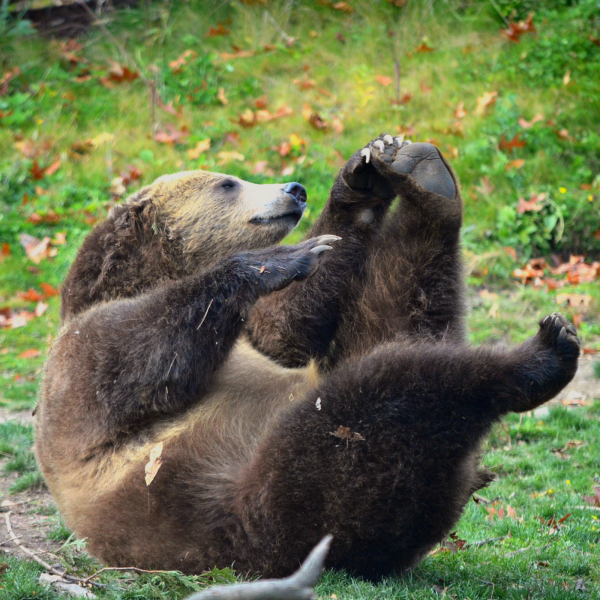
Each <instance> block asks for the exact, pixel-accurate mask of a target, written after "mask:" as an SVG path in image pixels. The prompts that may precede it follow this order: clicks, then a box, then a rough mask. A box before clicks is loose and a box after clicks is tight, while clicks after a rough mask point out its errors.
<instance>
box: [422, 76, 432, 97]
mask: <svg viewBox="0 0 600 600" xmlns="http://www.w3.org/2000/svg"><path fill="white" fill-rule="evenodd" d="M420 87H421V92H422V93H423V94H429V93H430V92H431V90H432V89H433V88H432V87H429V86H428V85H426V84H425V80H424V79H421V85H420Z"/></svg>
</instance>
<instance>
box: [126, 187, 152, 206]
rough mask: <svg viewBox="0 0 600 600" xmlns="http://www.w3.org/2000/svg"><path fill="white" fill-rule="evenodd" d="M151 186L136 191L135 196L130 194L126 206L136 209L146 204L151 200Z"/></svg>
mask: <svg viewBox="0 0 600 600" xmlns="http://www.w3.org/2000/svg"><path fill="white" fill-rule="evenodd" d="M152 187H153V186H152V185H147V186H146V187H143V188H142V189H141V190H138V191H137V192H136V193H135V194H132V195H131V196H129V198H127V204H129V205H130V206H133V207H135V208H138V207H140V206H142V205H143V204H146V203H147V202H148V201H149V200H150V199H151V198H152Z"/></svg>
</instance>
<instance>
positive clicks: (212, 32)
mask: <svg viewBox="0 0 600 600" xmlns="http://www.w3.org/2000/svg"><path fill="white" fill-rule="evenodd" d="M230 33H231V30H229V29H227V27H225V25H223V23H219V24H218V25H217V26H216V27H209V29H208V33H207V34H206V37H207V38H211V37H217V36H219V35H229V34H230Z"/></svg>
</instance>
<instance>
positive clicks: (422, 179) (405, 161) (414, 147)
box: [390, 143, 456, 200]
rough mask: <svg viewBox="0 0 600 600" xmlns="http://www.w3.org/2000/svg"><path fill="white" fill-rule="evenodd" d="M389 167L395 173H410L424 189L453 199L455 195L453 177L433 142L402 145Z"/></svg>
mask: <svg viewBox="0 0 600 600" xmlns="http://www.w3.org/2000/svg"><path fill="white" fill-rule="evenodd" d="M390 166H391V168H392V169H393V170H394V171H396V172H397V173H404V174H406V175H411V176H412V177H413V178H414V179H416V181H418V182H419V183H420V184H421V185H422V186H423V187H424V188H425V189H426V190H428V191H430V192H434V193H435V194H440V195H441V196H445V197H446V198H449V199H450V200H453V199H454V198H455V196H456V185H455V183H454V179H453V178H452V175H451V174H450V171H449V170H448V167H447V166H446V163H445V162H444V160H443V159H442V155H441V153H440V151H439V150H438V149H437V148H436V147H435V146H434V145H433V144H425V143H415V144H409V145H405V146H402V148H399V149H398V150H397V152H396V153H395V155H394V158H393V161H392V163H391V165H390Z"/></svg>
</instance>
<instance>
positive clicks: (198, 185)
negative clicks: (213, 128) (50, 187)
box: [36, 135, 579, 578]
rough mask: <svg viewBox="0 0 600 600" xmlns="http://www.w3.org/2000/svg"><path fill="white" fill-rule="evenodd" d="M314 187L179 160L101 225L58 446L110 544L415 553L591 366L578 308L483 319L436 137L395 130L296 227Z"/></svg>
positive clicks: (73, 515) (202, 566) (74, 517)
mask: <svg viewBox="0 0 600 600" xmlns="http://www.w3.org/2000/svg"><path fill="white" fill-rule="evenodd" d="M398 196H399V197H400V201H399V202H398V203H397V204H393V202H394V200H395V198H397V197H398ZM305 206H306V192H305V190H304V188H303V187H302V186H301V185H299V184H297V183H290V184H286V185H283V184H281V185H255V184H252V183H248V182H245V181H242V180H240V179H238V178H235V177H229V176H227V175H220V174H214V173H206V172H201V171H195V172H186V173H179V174H177V175H171V176H167V177H162V178H160V179H158V180H157V181H156V182H155V183H154V184H152V185H150V186H148V187H146V188H144V189H142V190H141V191H140V192H138V193H137V194H135V195H134V196H133V197H131V198H130V199H129V201H128V202H127V203H126V204H125V205H123V206H119V207H117V208H115V209H113V211H112V212H111V214H110V215H109V217H108V219H107V220H106V222H105V223H103V224H101V225H99V226H97V227H96V228H95V229H94V231H93V232H92V233H91V234H90V235H89V236H88V238H87V239H86V240H85V242H84V244H83V245H82V247H81V249H80V251H79V254H78V256H77V258H76V260H75V263H74V264H73V266H72V268H71V271H70V273H69V275H68V277H67V280H66V282H65V283H64V286H63V288H62V312H61V315H62V321H63V323H62V329H61V332H60V335H59V337H58V338H57V341H56V342H55V344H54V346H53V349H52V351H51V353H50V356H49V358H48V362H47V368H46V374H45V378H44V384H43V388H42V392H41V397H40V401H39V405H38V410H37V417H36V449H37V456H38V459H39V463H40V465H41V468H42V471H43V474H44V477H45V479H46V482H47V483H48V486H49V488H50V490H51V491H52V493H53V495H54V497H55V499H56V501H57V503H58V506H59V508H60V510H61V512H62V514H63V516H64V518H65V520H66V522H67V524H68V525H69V526H70V527H71V528H72V529H73V530H74V531H75V533H76V534H77V535H78V536H80V537H83V538H86V539H87V542H88V548H89V550H90V552H91V553H92V554H94V555H95V556H97V557H98V558H99V559H101V560H102V561H104V562H106V563H107V564H110V565H118V566H130V565H135V566H137V567H144V568H151V569H155V568H157V569H179V570H181V571H184V572H186V573H198V572H201V571H204V570H206V569H210V568H213V567H215V566H218V567H225V566H230V565H233V566H234V568H235V569H236V570H237V571H238V572H239V573H259V574H261V575H263V576H279V575H285V574H289V573H291V572H292V571H294V570H295V569H296V568H297V566H298V565H299V564H300V562H301V560H302V559H303V558H304V557H305V556H306V555H307V554H308V552H309V550H310V549H311V548H312V547H313V546H314V545H315V544H316V543H317V542H318V541H319V540H320V539H321V538H322V537H323V536H324V535H326V534H332V535H333V542H332V546H331V551H330V554H329V557H328V559H327V566H329V567H333V568H345V569H347V570H349V571H351V572H354V573H355V574H357V575H362V576H365V577H369V578H378V577H381V576H384V575H387V574H390V573H392V572H394V571H397V570H402V569H406V568H409V567H411V566H413V565H415V564H416V563H417V562H418V561H419V560H421V558H422V557H423V556H424V555H426V554H427V552H428V551H429V550H430V549H431V548H432V547H433V546H434V545H435V544H437V543H439V542H440V541H441V540H442V539H443V538H444V537H445V536H446V535H447V534H448V532H449V531H451V529H452V527H453V525H454V524H455V523H456V521H457V520H458V519H459V517H460V515H461V512H462V510H463V508H464V506H465V504H466V502H467V501H468V499H469V497H470V495H471V494H472V493H473V492H474V491H475V490H477V489H479V488H481V487H483V486H484V485H486V484H488V483H489V482H490V480H491V478H492V477H491V475H490V473H488V472H486V471H483V470H480V469H479V467H478V463H479V457H480V446H481V443H482V440H483V439H484V437H485V435H486V434H487V433H488V432H489V430H490V428H491V426H492V425H493V424H494V423H495V422H496V421H498V419H500V418H501V417H502V415H504V414H507V413H508V412H510V411H515V412H522V411H528V410H532V409H533V408H535V407H536V406H538V405H540V404H541V403H543V402H546V401H547V400H549V399H550V398H552V397H553V396H554V395H555V394H557V393H558V392H559V391H560V390H561V389H562V388H563V387H564V386H565V385H566V384H567V383H568V382H569V381H570V380H571V379H572V377H573V375H574V374H575V372H576V369H577V360H578V355H579V341H578V338H577V335H576V331H575V329H574V327H573V326H572V325H571V324H570V323H569V322H568V321H567V320H565V319H564V318H563V317H561V316H560V315H556V314H554V315H551V316H548V317H546V318H545V319H544V320H543V321H541V322H540V329H539V331H538V333H537V334H536V335H535V336H534V337H533V338H531V339H530V340H529V341H527V342H525V343H524V344H522V345H521V346H519V347H516V348H514V349H504V348H485V347H482V348H473V347H471V346H470V345H469V344H468V343H467V342H466V339H465V322H464V313H465V308H464V304H465V303H464V300H463V286H464V282H463V275H462V271H461V258H460V247H459V237H460V227H461V221H462V201H461V197H460V193H459V190H458V184H457V181H456V178H455V176H454V174H453V173H452V171H451V169H450V167H449V166H448V164H447V163H446V161H445V160H444V158H443V157H442V155H441V154H440V152H439V151H438V149H437V148H435V147H434V146H432V145H430V144H410V143H406V142H403V141H402V140H401V139H400V138H396V139H393V138H392V137H391V136H389V135H382V136H380V137H379V138H378V139H376V140H374V141H373V142H371V143H369V144H368V145H367V146H366V147H365V148H363V149H361V150H359V151H357V152H356V153H355V154H354V155H353V156H352V157H351V159H350V160H349V161H348V163H347V164H346V165H345V166H344V167H343V168H342V169H341V172H340V174H339V176H338V178H337V180H336V181H335V184H334V186H333V189H332V191H331V194H330V197H329V199H328V201H327V203H326V205H325V208H324V209H323V211H322V213H321V215H320V216H319V218H318V219H317V221H316V223H315V224H314V226H313V227H312V229H311V231H310V233H309V234H308V237H307V239H306V241H304V242H302V243H300V244H297V245H295V246H281V245H275V244H277V243H278V242H279V241H280V240H282V239H283V237H284V236H285V235H286V234H288V233H289V232H290V231H291V230H292V229H293V227H294V226H295V225H296V224H297V223H298V221H299V220H300V218H301V216H302V214H303V211H304V209H305ZM161 449H162V450H161ZM151 451H154V460H152V461H151V460H150V454H151ZM159 454H160V456H158V455H159ZM147 464H148V470H149V477H148V481H146V480H145V474H146V473H145V467H146V465H147ZM152 477H153V479H152Z"/></svg>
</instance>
